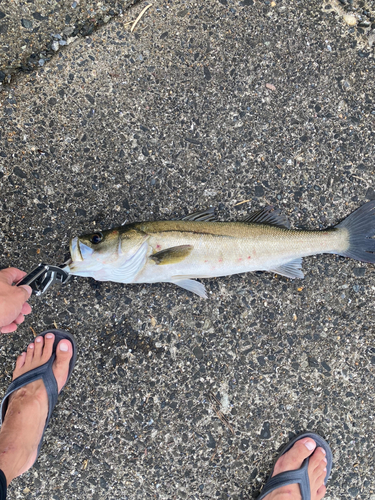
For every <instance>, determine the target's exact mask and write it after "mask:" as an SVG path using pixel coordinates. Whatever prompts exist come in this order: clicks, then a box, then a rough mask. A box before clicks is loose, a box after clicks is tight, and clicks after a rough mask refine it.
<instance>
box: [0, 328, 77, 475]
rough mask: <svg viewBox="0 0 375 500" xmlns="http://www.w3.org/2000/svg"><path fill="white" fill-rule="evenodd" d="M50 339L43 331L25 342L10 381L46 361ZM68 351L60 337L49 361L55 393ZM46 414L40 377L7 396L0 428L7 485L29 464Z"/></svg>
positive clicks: (64, 371) (64, 373)
mask: <svg viewBox="0 0 375 500" xmlns="http://www.w3.org/2000/svg"><path fill="white" fill-rule="evenodd" d="M54 339H55V336H54V334H53V333H47V335H45V337H44V338H43V337H36V339H35V341H34V342H33V343H32V344H29V346H28V348H27V351H26V352H23V353H22V354H21V355H20V356H18V358H17V361H16V368H15V370H14V372H13V380H14V379H15V378H17V377H19V376H20V375H22V374H23V373H26V372H28V371H30V370H32V369H33V368H36V367H37V366H40V365H43V364H44V363H46V362H47V361H48V360H49V358H50V357H51V355H52V348H53V342H54ZM72 354H73V349H72V344H71V342H69V341H68V340H61V341H60V342H59V344H58V346H57V349H56V359H55V362H54V363H53V373H54V375H55V378H56V381H57V386H58V390H59V392H60V391H61V388H62V387H63V385H64V384H65V382H66V379H67V377H68V372H69V361H70V359H71V357H72ZM47 413H48V398H47V391H46V389H45V387H44V383H43V381H42V380H37V381H36V382H32V383H31V384H29V385H27V386H25V387H22V388H21V389H19V390H18V391H15V392H14V393H13V394H12V395H11V396H10V400H9V405H8V409H7V412H6V414H5V418H4V422H3V425H2V427H1V429H0V469H1V470H2V471H3V472H4V475H5V477H6V479H7V484H9V483H10V482H11V481H12V480H13V479H14V478H15V477H17V476H19V475H21V474H22V473H24V472H26V471H27V470H28V469H29V468H30V467H31V466H32V465H33V463H34V461H35V459H36V456H37V450H38V445H39V441H40V439H41V437H42V435H43V429H44V426H45V423H46V418H47Z"/></svg>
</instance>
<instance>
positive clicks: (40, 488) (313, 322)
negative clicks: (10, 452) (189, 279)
mask: <svg viewBox="0 0 375 500" xmlns="http://www.w3.org/2000/svg"><path fill="white" fill-rule="evenodd" d="M359 3H360V2H359ZM359 3H358V4H356V5H355V6H354V7H357V8H358V9H362V10H361V15H363V12H362V11H363V10H364V9H365V7H366V6H367V7H366V8H367V9H368V10H367V11H368V12H369V17H368V18H369V19H370V17H371V12H370V10H371V9H370V7H371V6H369V5H367V4H366V5H365V6H363V7H361V6H359ZM341 4H343V3H342V2H341ZM144 6H145V4H142V3H140V4H139V5H136V6H135V7H134V8H132V9H130V10H129V11H127V12H126V13H125V14H124V15H123V17H116V19H113V20H109V21H108V23H107V24H106V25H105V26H103V27H101V28H100V29H96V30H95V31H94V32H92V33H91V34H90V35H89V36H85V37H79V38H77V39H76V40H75V41H74V42H73V43H71V44H70V45H69V46H67V47H63V48H62V50H60V49H59V51H58V53H57V54H56V55H55V56H54V57H52V58H51V60H50V61H49V62H47V63H45V64H44V65H43V66H40V67H39V68H38V70H37V71H33V72H31V73H26V72H22V74H19V75H18V76H17V77H16V78H15V79H14V80H13V83H12V80H11V83H10V84H9V85H7V86H6V88H5V91H4V92H3V94H2V99H3V100H2V108H1V109H2V111H1V112H2V127H1V142H0V176H1V178H0V189H1V204H0V208H1V212H0V215H1V226H0V238H1V239H0V250H1V254H2V260H1V264H2V265H3V266H8V265H14V266H18V267H20V268H22V269H25V270H30V269H31V268H32V267H33V266H34V265H35V264H37V263H38V262H39V261H45V262H47V263H53V264H57V263H61V262H63V261H64V258H65V255H66V251H67V245H68V242H69V238H70V237H71V236H75V235H77V234H80V233H82V232H88V231H91V230H93V229H95V228H103V229H108V228H110V227H114V226H116V225H120V224H122V223H124V222H125V221H128V222H129V221H137V220H157V219H171V218H176V217H178V216H180V215H186V214H187V213H189V212H193V211H195V210H197V209H203V208H205V207H208V206H216V207H218V215H219V218H220V220H238V219H241V218H243V217H244V216H245V215H246V214H247V213H250V212H251V211H252V210H256V209H259V208H260V207H263V206H265V205H267V204H271V205H275V206H278V207H279V208H281V209H282V210H283V212H284V213H286V214H287V215H288V217H289V218H290V220H291V222H292V226H293V227H299V228H300V227H306V228H310V229H319V228H320V229H322V228H324V227H327V226H331V225H334V224H336V223H337V222H338V221H340V220H341V219H342V218H344V217H345V216H346V215H348V214H349V213H350V212H351V211H353V210H355V209H356V208H357V207H358V206H360V205H361V204H363V203H364V202H365V201H366V200H369V199H374V198H375V192H374V183H373V179H374V152H375V151H374V147H375V133H374V130H375V126H374V125H375V123H374V122H375V104H374V81H375V78H374V72H375V66H374V50H373V46H372V45H371V38H370V37H371V25H370V26H369V27H367V28H366V27H363V28H361V27H360V26H358V24H357V26H356V27H353V26H350V24H348V23H347V22H346V21H345V19H344V17H343V16H344V14H342V13H340V12H338V11H337V6H336V4H334V5H333V6H334V7H335V9H336V10H335V9H333V8H325V5H324V4H322V3H321V2H318V1H311V2H308V3H306V2H299V1H294V2H284V1H276V2H269V1H266V2H261V1H251V0H250V1H249V0H244V1H242V2H238V1H230V0H221V1H219V2H217V1H214V0H209V1H207V2H205V3H204V4H203V3H198V2H184V1H182V0H179V1H176V2H168V1H160V2H156V3H154V4H153V6H152V8H150V9H149V10H148V11H147V12H146V13H145V15H144V17H143V18H142V20H141V22H140V24H139V25H138V27H137V29H136V30H135V31H134V33H130V31H129V26H130V25H128V24H126V23H128V22H130V21H131V20H134V18H135V17H136V16H137V15H138V14H139V13H140V11H141V10H142V8H143V7H144ZM342 8H343V9H344V10H345V9H346V10H345V12H344V13H347V12H349V6H348V5H346V6H345V5H343V7H342ZM357 12H359V10H358V11H357ZM370 22H371V21H370ZM360 30H361V31H360ZM373 271H374V269H373V266H371V265H366V264H361V263H358V262H355V261H353V260H349V259H343V258H339V257H336V256H333V255H324V256H317V257H311V258H308V259H305V261H304V272H305V279H304V280H295V281H291V280H288V279H286V278H282V277H280V276H275V275H273V274H268V273H255V274H248V275H241V276H232V277H227V278H217V279H210V280H204V283H205V285H206V287H207V289H208V291H209V298H208V300H206V301H204V300H202V299H200V298H198V297H196V296H192V295H191V294H190V293H189V292H186V291H184V290H181V289H179V288H177V287H174V286H172V285H161V284H155V285H132V286H131V285H129V286H126V285H121V284H116V283H98V282H94V281H93V280H90V279H84V278H73V279H72V280H71V281H70V282H69V283H68V284H67V285H66V286H65V287H61V288H58V287H55V288H53V289H51V291H50V292H49V293H48V294H47V295H45V296H44V297H43V298H42V299H37V298H35V299H33V300H32V305H33V315H32V317H28V318H27V320H26V321H25V323H24V324H23V325H22V326H21V327H20V328H19V330H18V333H17V334H14V335H9V336H6V337H5V336H4V337H2V339H1V344H0V346H1V347H0V349H1V359H2V370H1V373H2V375H1V377H2V378H1V386H2V390H5V388H6V386H7V385H8V383H9V381H10V374H11V371H12V366H13V361H14V359H15V356H16V355H17V354H18V353H19V352H21V350H22V349H23V348H24V347H25V345H26V344H27V343H28V341H29V339H30V337H32V331H31V327H32V328H33V329H34V331H36V332H38V331H43V330H45V329H47V328H49V327H51V326H53V325H55V324H56V325H57V326H58V327H59V328H65V329H68V330H69V331H71V332H74V333H75V335H76V336H77V339H78V343H79V349H80V352H79V361H78V364H77V368H76V370H75V373H74V375H73V377H72V380H71V382H70V383H69V386H68V387H67V388H66V390H65V391H64V394H63V395H62V397H61V400H60V402H59V404H58V406H57V408H56V411H55V417H54V418H53V419H52V421H51V424H50V427H49V430H48V431H47V434H46V439H45V444H44V446H43V448H42V452H41V455H40V458H39V460H38V462H37V463H36V465H35V466H34V467H33V468H32V469H31V470H30V471H29V472H28V473H26V474H25V475H24V476H22V477H21V478H19V479H17V480H16V481H14V483H13V484H12V486H11V488H10V492H9V498H17V499H18V498H19V499H21V498H22V499H31V498H40V499H53V500H61V499H63V498H72V499H75V498H77V499H82V498H92V499H138V498H139V499H141V498H142V499H144V498H160V499H173V498H176V499H177V498H186V499H198V498H207V499H208V498H219V499H226V498H231V499H244V498H256V495H257V494H258V492H259V490H260V488H261V487H262V485H263V484H264V481H265V479H266V477H267V474H268V472H269V471H270V468H271V464H272V460H273V459H274V457H275V456H276V453H277V449H278V448H279V447H280V446H281V445H283V444H284V443H285V442H286V441H288V439H289V437H290V436H291V435H294V434H295V433H298V432H300V431H302V430H305V429H309V430H312V431H315V432H318V433H320V434H321V435H323V436H324V437H325V438H326V439H327V440H328V441H329V443H330V445H331V447H332V450H333V454H334V469H333V474H332V478H331V480H330V482H329V487H328V493H327V498H330V499H334V498H340V499H351V498H356V499H368V498H371V499H372V498H375V483H374V479H373V477H374V463H375V461H374V453H373V433H374V424H373V414H374V370H375V344H374V331H373V325H374V321H375V315H374V308H373V302H374V295H375V278H374V272H373Z"/></svg>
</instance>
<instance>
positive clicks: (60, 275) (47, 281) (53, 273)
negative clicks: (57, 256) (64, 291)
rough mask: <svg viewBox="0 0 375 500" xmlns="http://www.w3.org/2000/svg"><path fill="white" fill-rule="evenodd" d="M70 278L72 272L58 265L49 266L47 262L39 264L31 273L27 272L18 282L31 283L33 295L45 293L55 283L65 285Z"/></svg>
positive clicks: (18, 284)
mask: <svg viewBox="0 0 375 500" xmlns="http://www.w3.org/2000/svg"><path fill="white" fill-rule="evenodd" d="M69 278H70V274H69V273H68V272H66V271H65V270H63V269H61V267H58V266H49V265H47V264H39V265H38V266H36V267H35V268H34V269H33V270H32V271H31V272H30V273H29V274H27V275H26V276H25V277H24V278H22V280H21V281H19V282H18V283H17V286H20V285H29V286H30V287H31V288H32V290H33V292H32V293H33V295H37V296H40V295H43V294H44V293H46V291H47V290H48V289H49V287H50V286H52V285H54V284H55V283H60V284H61V285H63V284H64V283H66V282H67V281H68V279H69Z"/></svg>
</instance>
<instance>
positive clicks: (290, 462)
mask: <svg viewBox="0 0 375 500" xmlns="http://www.w3.org/2000/svg"><path fill="white" fill-rule="evenodd" d="M315 447H316V443H315V441H314V440H313V439H311V438H303V439H300V440H299V441H297V442H296V443H294V445H293V446H292V447H291V448H290V450H288V451H287V452H286V453H285V454H284V455H282V456H281V457H280V458H279V459H278V461H277V462H276V464H275V469H274V473H273V475H274V476H275V475H276V474H279V473H280V472H283V471H286V470H295V469H299V468H300V467H301V465H302V463H303V461H304V460H305V458H307V457H309V456H310V455H311V453H312V452H313V450H314V449H315Z"/></svg>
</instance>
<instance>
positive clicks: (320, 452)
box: [260, 434, 332, 500]
mask: <svg viewBox="0 0 375 500" xmlns="http://www.w3.org/2000/svg"><path fill="white" fill-rule="evenodd" d="M312 437H315V439H316V441H315V440H314V439H313V438H312ZM319 441H321V442H320V444H322V445H323V446H324V447H325V448H326V450H327V453H328V454H329V456H328V457H327V456H326V451H325V449H324V448H323V446H317V443H319ZM308 457H309V461H308V464H307V463H305V467H306V469H305V473H304V474H307V477H306V480H305V481H303V480H302V483H305V484H301V486H300V485H299V484H298V483H297V480H296V481H295V482H293V480H291V481H289V480H286V481H285V483H284V485H282V484H280V485H276V484H275V483H274V484H273V486H274V487H275V488H274V489H273V488H270V493H268V494H266V495H265V496H263V495H264V493H263V495H261V497H260V498H261V499H262V500H263V499H264V500H300V499H301V498H309V499H311V500H321V499H322V498H323V497H324V495H325V492H326V487H325V482H326V479H328V475H329V473H330V469H331V463H332V458H331V451H330V449H329V446H328V445H327V443H325V441H324V440H323V439H322V438H320V437H319V436H317V435H314V434H310V435H308V436H301V438H300V439H298V438H297V440H295V442H294V444H293V445H292V446H291V447H290V448H289V449H287V451H286V452H285V453H283V454H282V455H281V456H280V458H279V459H278V460H277V462H276V464H275V466H274V470H273V473H272V479H270V480H269V481H268V482H267V485H266V487H265V489H267V486H268V487H270V486H271V484H272V482H273V481H277V480H278V479H279V480H281V478H282V474H283V473H284V478H285V479H287V477H285V474H286V475H296V476H299V477H300V478H302V477H303V474H302V471H303V469H304V468H305V467H303V464H304V460H305V459H306V458H308ZM327 458H328V460H329V465H328V466H327ZM327 467H328V471H327ZM301 468H302V469H301ZM292 471H293V472H292ZM278 475H279V478H278V479H276V476H278ZM307 478H308V479H307ZM288 479H291V478H288ZM293 479H296V477H294V478H293ZM288 482H290V483H291V484H287V483H288ZM308 483H309V486H308ZM302 489H304V490H305V496H304V497H303V496H302V493H301V491H302ZM309 490H310V496H308V495H309V494H308V492H309Z"/></svg>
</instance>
